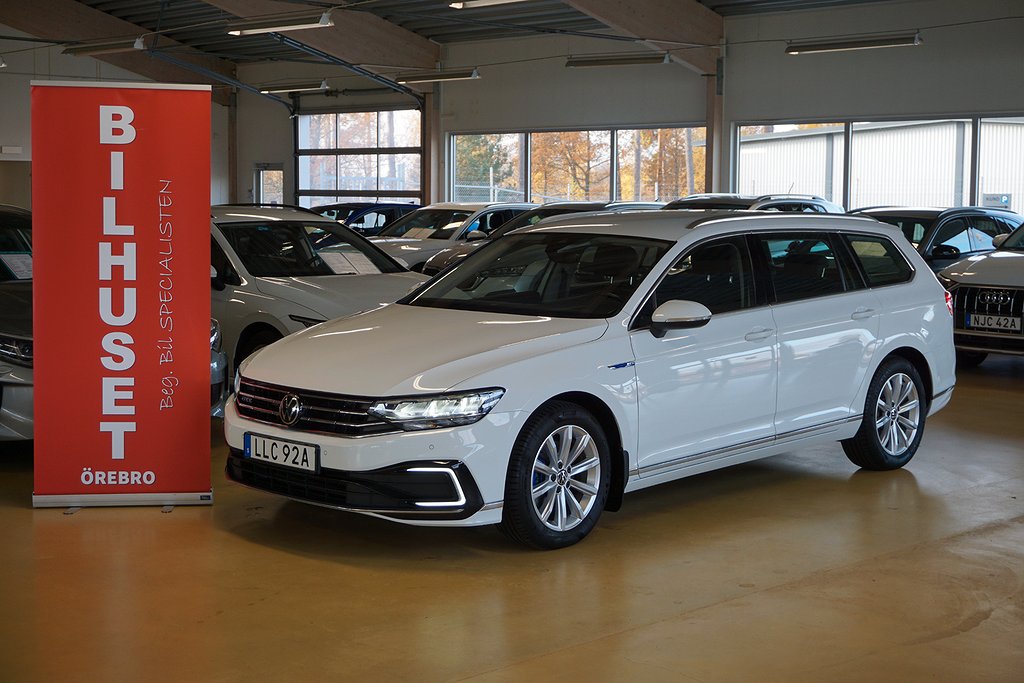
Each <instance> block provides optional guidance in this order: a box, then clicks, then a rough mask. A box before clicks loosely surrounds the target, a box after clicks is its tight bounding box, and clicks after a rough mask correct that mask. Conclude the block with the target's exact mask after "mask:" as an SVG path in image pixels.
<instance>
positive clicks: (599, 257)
mask: <svg viewBox="0 0 1024 683" xmlns="http://www.w3.org/2000/svg"><path fill="white" fill-rule="evenodd" d="M670 245H671V243H670V242H665V241H662V240H654V239H646V238H640V237H627V236H618V235H587V234H581V233H547V232H542V233H529V234H525V235H509V236H508V237H505V238H502V239H500V240H497V241H495V242H494V243H492V244H491V245H489V246H488V247H487V248H486V249H480V250H477V251H475V252H474V253H472V254H470V255H469V256H468V257H466V259H465V260H464V261H463V262H462V263H460V264H459V265H458V266H456V267H455V268H454V269H452V270H450V271H448V273H447V275H441V276H440V277H439V278H438V279H437V280H435V281H433V283H432V284H430V285H429V286H427V287H426V288H425V289H422V290H419V291H417V292H416V293H414V294H412V295H410V296H409V297H407V298H406V299H403V300H402V301H401V302H400V303H406V304H410V305H414V306H426V307H432V308H454V309H460V310H468V311H486V312H492V313H514V314H520V315H533V316H551V317H558V318H607V317H610V316H613V315H615V314H616V313H618V312H619V311H620V310H621V309H622V306H623V305H624V304H625V302H626V300H627V299H629V297H630V296H631V295H632V294H633V292H634V291H636V288H637V287H638V286H639V285H640V282H641V281H643V279H644V278H645V277H646V276H647V274H648V273H649V272H650V270H651V268H653V267H654V265H655V264H656V263H657V262H658V261H659V260H660V259H661V257H662V256H664V254H665V252H666V251H667V250H668V247H669V246H670Z"/></svg>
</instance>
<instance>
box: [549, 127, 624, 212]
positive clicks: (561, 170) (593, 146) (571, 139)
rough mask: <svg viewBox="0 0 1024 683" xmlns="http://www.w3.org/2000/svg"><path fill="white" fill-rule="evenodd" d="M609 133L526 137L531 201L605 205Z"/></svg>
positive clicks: (608, 187) (608, 181)
mask: <svg viewBox="0 0 1024 683" xmlns="http://www.w3.org/2000/svg"><path fill="white" fill-rule="evenodd" d="M611 137H612V134H611V131H607V130H591V131H587V130H576V131H560V132H556V133H532V134H531V135H530V175H531V181H532V182H531V193H532V201H535V202H547V201H551V200H555V199H575V200H588V201H608V200H609V199H610V198H611Z"/></svg>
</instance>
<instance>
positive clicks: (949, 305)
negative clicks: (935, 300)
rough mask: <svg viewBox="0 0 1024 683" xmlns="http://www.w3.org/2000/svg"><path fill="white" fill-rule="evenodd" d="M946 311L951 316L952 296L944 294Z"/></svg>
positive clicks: (947, 293)
mask: <svg viewBox="0 0 1024 683" xmlns="http://www.w3.org/2000/svg"><path fill="white" fill-rule="evenodd" d="M946 309H947V310H948V311H949V314H950V315H953V295H952V294H950V293H949V292H946Z"/></svg>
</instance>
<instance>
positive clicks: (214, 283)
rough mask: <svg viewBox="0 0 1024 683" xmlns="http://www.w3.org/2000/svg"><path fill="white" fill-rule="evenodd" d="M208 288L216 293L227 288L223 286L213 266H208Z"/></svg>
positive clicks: (222, 281)
mask: <svg viewBox="0 0 1024 683" xmlns="http://www.w3.org/2000/svg"><path fill="white" fill-rule="evenodd" d="M210 287H212V288H213V289H216V290H217V291H218V292H223V291H224V289H225V288H226V287H227V285H226V284H224V280H223V279H221V276H220V274H218V273H217V269H216V268H214V267H213V266H210Z"/></svg>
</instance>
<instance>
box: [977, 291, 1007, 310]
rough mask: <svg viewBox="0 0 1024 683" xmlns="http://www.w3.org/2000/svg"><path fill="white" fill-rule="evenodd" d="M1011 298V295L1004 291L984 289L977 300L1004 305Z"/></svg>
mask: <svg viewBox="0 0 1024 683" xmlns="http://www.w3.org/2000/svg"><path fill="white" fill-rule="evenodd" d="M1012 300H1013V295H1011V294H1010V293H1009V292H1005V291H997V290H986V291H984V292H982V293H981V294H979V295H978V301H980V302H981V303H983V304H991V305H994V306H1005V305H1006V304H1008V303H1010V302H1011V301H1012Z"/></svg>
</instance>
